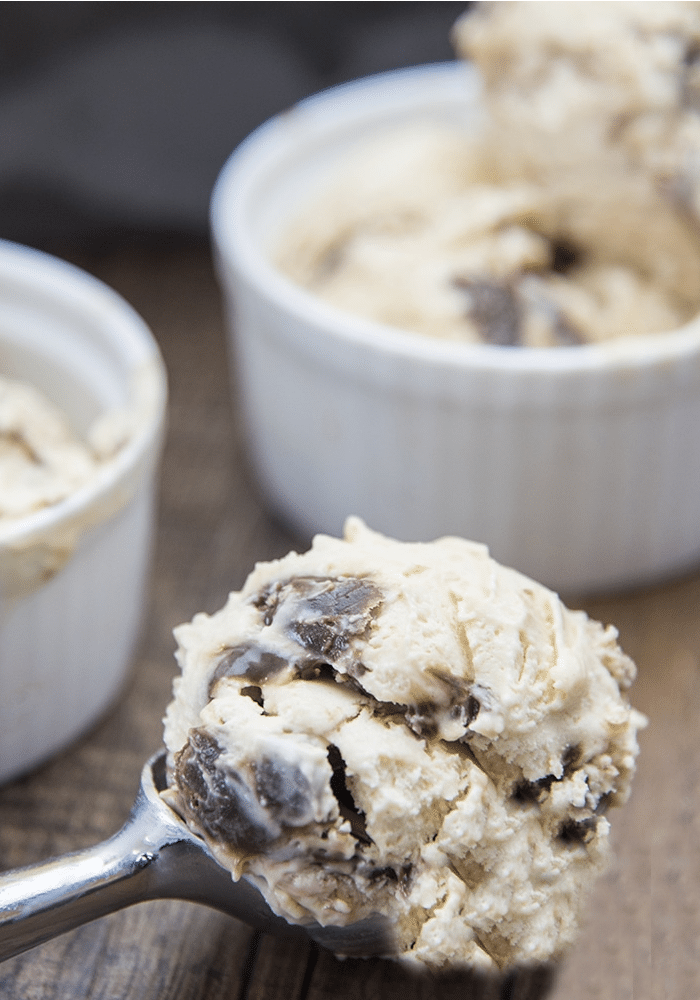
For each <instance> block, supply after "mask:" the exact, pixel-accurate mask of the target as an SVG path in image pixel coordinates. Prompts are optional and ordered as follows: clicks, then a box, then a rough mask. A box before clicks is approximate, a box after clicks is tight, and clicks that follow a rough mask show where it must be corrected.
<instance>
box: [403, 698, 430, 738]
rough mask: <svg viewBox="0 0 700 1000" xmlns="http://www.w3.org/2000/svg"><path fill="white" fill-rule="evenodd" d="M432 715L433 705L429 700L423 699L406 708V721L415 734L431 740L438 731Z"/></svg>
mask: <svg viewBox="0 0 700 1000" xmlns="http://www.w3.org/2000/svg"><path fill="white" fill-rule="evenodd" d="M434 716H435V705H434V704H433V703H432V702H430V701H423V702H420V703H419V704H418V705H412V706H411V707H410V708H409V709H407V711H406V722H407V723H408V725H409V726H410V728H411V729H412V730H413V732H414V733H415V734H416V736H420V737H421V738H423V739H428V740H431V739H434V738H435V737H436V736H437V732H438V727H437V723H436V722H435V718H434Z"/></svg>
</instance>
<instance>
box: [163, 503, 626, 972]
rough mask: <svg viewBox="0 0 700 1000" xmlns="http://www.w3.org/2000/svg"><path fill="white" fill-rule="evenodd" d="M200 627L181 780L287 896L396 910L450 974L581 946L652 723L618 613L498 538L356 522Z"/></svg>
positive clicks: (186, 664)
mask: <svg viewBox="0 0 700 1000" xmlns="http://www.w3.org/2000/svg"><path fill="white" fill-rule="evenodd" d="M176 637H177V640H178V651H177V658H178V660H179V663H180V665H181V667H182V675H181V676H180V677H178V678H177V679H176V681H175V685H174V699H173V701H172V703H171V704H170V706H169V708H168V711H167V715H166V719H165V742H166V745H167V747H168V750H169V784H170V787H169V789H168V790H167V791H166V792H165V793H164V794H165V796H166V798H167V800H168V801H169V802H170V803H171V805H173V807H174V808H175V809H176V810H177V811H178V812H180V813H181V815H182V816H183V817H184V818H185V819H186V821H187V822H188V823H189V824H190V825H191V827H192V828H193V829H194V830H196V831H197V832H198V833H199V834H200V835H201V836H202V837H203V838H204V839H205V840H206V842H207V843H208V845H209V846H210V848H211V850H212V851H213V852H214V854H215V855H216V857H217V858H218V860H219V861H220V862H221V864H223V865H224V866H225V867H228V868H229V869H230V870H231V872H232V875H233V877H234V878H235V879H238V878H240V877H245V878H247V879H249V880H250V881H251V882H253V883H254V884H255V885H257V886H258V888H259V889H260V891H261V892H262V894H263V895H264V896H265V898H266V900H267V901H268V903H269V904H270V906H271V907H272V909H273V910H274V911H275V912H277V913H279V914H281V915H282V916H284V917H285V918H286V919H287V920H288V921H290V922H293V923H300V924H303V923H305V922H307V923H308V922H309V921H311V920H316V921H318V922H319V923H320V924H322V925H328V924H336V925H338V924H340V925H344V924H347V923H351V922H354V921H356V920H359V919H362V918H364V917H367V916H369V915H371V914H373V913H381V914H384V915H385V916H387V917H388V918H389V919H390V922H391V925H392V926H393V927H394V928H395V935H396V942H395V944H396V954H397V956H399V957H400V958H401V959H402V960H404V961H407V962H413V963H416V964H417V965H419V966H422V967H424V966H428V967H430V968H434V969H436V968H440V967H443V966H451V965H460V964H466V965H471V966H480V967H495V966H498V967H507V966H510V965H514V964H527V963H536V962H545V961H549V960H551V959H553V958H557V957H558V956H559V955H561V954H562V952H563V951H564V950H565V948H566V946H567V945H569V944H570V943H571V941H572V940H573V938H574V936H575V933H576V927H577V921H578V918H579V914H580V911H581V907H582V906H583V904H584V902H585V898H586V894H587V890H588V888H589V886H590V884H591V883H592V881H593V879H594V878H595V876H597V875H598V874H599V873H600V871H601V870H602V869H603V867H604V866H605V863H606V859H607V857H608V832H609V823H608V819H607V815H606V814H607V811H608V809H609V808H610V807H612V806H617V805H620V804H622V803H623V802H624V801H625V800H626V799H627V797H628V795H629V793H630V782H631V779H632V775H633V772H634V767H635V758H636V754H637V742H636V732H637V730H638V729H639V728H640V726H641V725H643V723H644V720H643V718H642V717H641V716H640V715H639V714H638V713H637V712H635V711H634V709H632V708H630V706H629V704H628V701H627V698H626V696H625V694H624V691H625V690H626V689H627V687H628V686H629V685H630V683H631V682H632V680H633V677H634V673H635V670H634V665H633V664H632V662H631V661H630V660H629V658H628V657H626V656H625V655H624V654H623V653H622V651H621V650H620V648H619V646H618V644H617V641H616V632H615V630H614V629H613V628H610V627H608V628H603V626H602V625H600V624H598V623H596V622H593V621H591V620H589V619H588V618H587V616H586V615H585V614H584V613H583V612H573V611H569V610H567V609H566V608H565V607H564V606H563V605H562V603H561V602H560V601H559V599H558V597H557V596H556V595H555V594H554V593H552V592H551V591H549V590H547V589H545V588H544V587H542V586H540V585H538V584H536V583H534V582H533V581H532V580H529V579H528V578H526V577H524V576H522V575H520V574H518V573H516V572H515V571H513V570H509V569H506V568H504V567H502V566H499V565H498V564H497V563H496V562H494V561H493V560H492V559H491V558H490V556H489V554H488V551H487V550H486V548H485V547H483V546H481V545H477V544H474V543H471V542H467V541H463V540H461V539H457V538H443V539H440V540H438V541H436V542H433V543H430V544H423V543H401V542H397V541H393V540H391V539H388V538H385V537H383V536H381V535H379V534H376V533H374V532H372V531H370V530H369V529H368V528H367V527H366V526H365V525H364V524H363V523H362V522H361V521H359V520H358V519H356V518H351V519H349V520H348V522H347V525H346V531H345V537H344V538H343V539H335V538H330V537H327V536H317V537H316V538H315V540H314V543H313V546H312V548H311V550H310V551H308V552H307V553H305V554H297V553H290V554H289V555H288V556H286V557H285V558H284V559H281V560H278V561H276V562H271V563H262V564H259V565H257V566H256V568H255V570H254V571H253V572H252V573H251V575H250V576H249V577H248V580H247V581H246V583H245V585H244V587H243V589H242V590H241V591H240V592H238V593H233V594H231V595H230V597H229V600H228V603H227V604H226V605H225V607H224V608H223V609H222V610H221V611H219V612H218V613H216V614H214V615H212V616H207V615H205V614H199V615H197V616H195V618H194V619H193V621H192V622H191V623H189V624H186V625H181V626H180V627H179V628H178V629H177V630H176Z"/></svg>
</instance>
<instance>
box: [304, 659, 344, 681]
mask: <svg viewBox="0 0 700 1000" xmlns="http://www.w3.org/2000/svg"><path fill="white" fill-rule="evenodd" d="M337 676H338V674H337V671H336V669H335V667H334V666H333V665H332V664H331V663H316V662H311V663H306V664H304V665H303V666H301V667H299V677H300V678H301V680H303V681H335V680H336V678H337Z"/></svg>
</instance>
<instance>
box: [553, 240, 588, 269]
mask: <svg viewBox="0 0 700 1000" xmlns="http://www.w3.org/2000/svg"><path fill="white" fill-rule="evenodd" d="M582 257H583V254H582V253H581V250H580V249H579V248H578V247H576V246H574V244H573V243H571V242H570V241H569V240H567V239H566V237H564V238H562V239H559V240H555V241H554V242H553V243H552V265H551V267H552V270H553V271H554V272H555V273H556V274H567V273H568V272H569V271H571V270H573V268H575V267H577V266H578V265H580V263H581V260H582Z"/></svg>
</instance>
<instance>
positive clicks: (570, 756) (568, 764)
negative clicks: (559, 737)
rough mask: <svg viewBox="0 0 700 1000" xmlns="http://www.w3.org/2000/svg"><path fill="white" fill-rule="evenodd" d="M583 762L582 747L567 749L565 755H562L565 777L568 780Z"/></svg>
mask: <svg viewBox="0 0 700 1000" xmlns="http://www.w3.org/2000/svg"><path fill="white" fill-rule="evenodd" d="M580 760H581V747H579V746H570V747H567V748H566V750H565V751H564V753H563V754H562V755H561V766H562V769H563V772H564V777H566V778H568V777H569V775H570V774H571V773H572V772H573V771H575V770H576V765H577V764H578V762H579V761H580Z"/></svg>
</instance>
